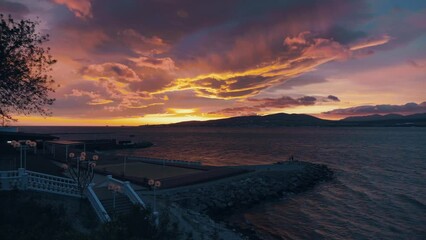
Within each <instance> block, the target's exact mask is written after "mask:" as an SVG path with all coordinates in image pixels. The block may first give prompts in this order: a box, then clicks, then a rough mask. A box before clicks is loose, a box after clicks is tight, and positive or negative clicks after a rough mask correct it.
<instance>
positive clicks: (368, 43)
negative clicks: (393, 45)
mask: <svg viewBox="0 0 426 240" xmlns="http://www.w3.org/2000/svg"><path fill="white" fill-rule="evenodd" d="M390 40H391V37H390V36H388V35H383V36H380V37H378V38H370V39H364V40H363V41H361V42H358V43H356V44H354V45H352V46H351V47H350V50H351V51H356V50H359V49H363V48H368V47H374V46H379V45H383V44H386V43H388V42H389V41H390Z"/></svg>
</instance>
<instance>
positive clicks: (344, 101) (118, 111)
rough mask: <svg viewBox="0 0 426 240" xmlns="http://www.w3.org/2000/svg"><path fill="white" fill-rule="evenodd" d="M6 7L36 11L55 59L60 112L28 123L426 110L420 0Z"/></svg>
mask: <svg viewBox="0 0 426 240" xmlns="http://www.w3.org/2000/svg"><path fill="white" fill-rule="evenodd" d="M0 12H1V13H3V14H11V15H12V16H13V17H14V18H17V19H18V18H31V19H36V17H39V20H40V22H41V24H40V31H42V32H43V33H48V34H49V35H50V36H51V37H50V41H49V42H48V44H47V45H48V46H50V47H51V48H52V52H51V53H52V55H53V56H54V57H55V58H56V59H57V60H58V63H57V64H55V66H54V71H53V72H52V75H53V76H54V79H55V80H56V82H57V84H59V85H60V86H58V87H57V88H56V92H55V93H54V94H53V95H54V97H55V98H56V99H57V100H56V102H55V104H54V105H53V106H52V112H53V114H52V117H48V118H42V117H39V116H36V115H34V116H25V117H18V119H19V122H18V123H17V124H20V125H143V124H159V123H170V122H178V121H185V120H208V119H215V118H223V117H231V116H241V115H251V114H259V115H264V114H271V113H278V112H284V113H307V114H312V115H315V116H318V117H321V118H328V119H339V118H343V117H347V116H351V115H368V114H375V113H378V114H386V113H402V114H411V113H419V112H426V102H425V101H426V1H423V0H370V1H363V0H353V1H351V0H318V1H315V0H297V1H290V0H281V1H280V0H262V1H260V0H214V1H203V0H179V1H177V0H176V1H172V0H151V1H148V0H16V1H14V0H7V1H5V0H0ZM47 45H46V46H47Z"/></svg>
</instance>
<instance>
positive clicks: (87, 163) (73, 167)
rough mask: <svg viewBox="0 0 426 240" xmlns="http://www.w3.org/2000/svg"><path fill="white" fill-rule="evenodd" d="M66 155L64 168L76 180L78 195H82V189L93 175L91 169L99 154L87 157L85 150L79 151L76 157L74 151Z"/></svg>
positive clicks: (90, 180) (94, 165)
mask: <svg viewBox="0 0 426 240" xmlns="http://www.w3.org/2000/svg"><path fill="white" fill-rule="evenodd" d="M68 157H69V158H68V159H67V164H65V165H64V169H65V170H68V173H69V175H70V176H71V178H72V179H73V180H74V181H75V182H77V186H78V189H79V190H80V195H81V196H82V197H83V193H84V190H85V189H86V188H87V186H89V184H90V183H91V182H92V180H93V177H94V176H95V174H94V171H93V170H94V168H95V167H96V161H98V160H99V156H98V155H93V156H92V159H88V158H87V156H86V152H81V153H80V156H78V157H77V156H76V155H75V154H74V153H69V154H68Z"/></svg>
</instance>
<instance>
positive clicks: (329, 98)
mask: <svg viewBox="0 0 426 240" xmlns="http://www.w3.org/2000/svg"><path fill="white" fill-rule="evenodd" d="M327 99H328V100H331V101H333V102H340V99H339V98H338V97H336V96H333V95H328V97H327Z"/></svg>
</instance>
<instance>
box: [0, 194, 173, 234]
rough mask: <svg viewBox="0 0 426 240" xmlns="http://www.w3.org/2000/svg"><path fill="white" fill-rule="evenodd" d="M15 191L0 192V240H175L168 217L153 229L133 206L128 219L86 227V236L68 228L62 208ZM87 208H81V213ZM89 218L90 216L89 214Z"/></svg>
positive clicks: (151, 222)
mask: <svg viewBox="0 0 426 240" xmlns="http://www.w3.org/2000/svg"><path fill="white" fill-rule="evenodd" d="M28 196H29V195H28V194H26V193H24V192H20V191H18V190H15V191H10V192H0V239H1V240H12V239H13V240H26V239H61V240H89V239H90V240H121V239H126V240H140V239H144V240H154V239H158V240H161V239H179V237H180V235H181V234H180V231H179V229H178V225H177V224H176V223H171V221H170V217H169V214H168V213H167V212H163V213H162V214H161V215H160V224H159V226H158V227H157V226H156V225H155V223H154V218H153V217H152V216H153V215H152V211H151V210H150V209H141V208H140V207H137V206H135V208H134V209H133V211H132V212H131V213H130V214H128V215H123V216H119V217H118V218H116V219H115V220H113V221H112V222H109V223H106V224H99V225H98V226H94V225H92V224H91V223H89V225H91V226H90V227H91V228H92V229H94V230H93V231H92V232H90V233H86V234H84V233H80V232H78V231H77V230H75V229H74V228H73V227H72V223H71V221H74V220H71V219H74V218H75V217H76V216H71V217H70V216H67V213H66V211H65V210H64V208H63V207H55V206H53V205H45V204H44V205H42V204H39V203H38V202H37V201H36V200H37V199H35V198H33V197H30V198H29V197H28ZM91 210H92V209H89V208H81V210H80V211H82V213H83V216H84V217H89V218H90V217H91V216H86V215H85V214H84V212H86V211H91ZM89 215H90V214H89Z"/></svg>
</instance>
